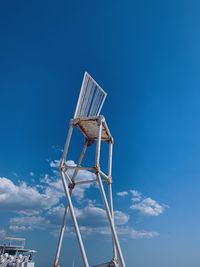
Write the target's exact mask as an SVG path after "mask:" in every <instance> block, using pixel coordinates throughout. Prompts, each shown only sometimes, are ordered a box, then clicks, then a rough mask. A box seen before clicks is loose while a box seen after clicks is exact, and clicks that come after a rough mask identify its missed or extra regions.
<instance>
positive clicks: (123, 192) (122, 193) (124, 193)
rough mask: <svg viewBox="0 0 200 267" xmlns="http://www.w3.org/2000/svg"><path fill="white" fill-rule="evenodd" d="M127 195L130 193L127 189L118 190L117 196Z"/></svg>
mask: <svg viewBox="0 0 200 267" xmlns="http://www.w3.org/2000/svg"><path fill="white" fill-rule="evenodd" d="M127 195H128V192H126V191H122V192H117V196H118V197H124V196H127Z"/></svg>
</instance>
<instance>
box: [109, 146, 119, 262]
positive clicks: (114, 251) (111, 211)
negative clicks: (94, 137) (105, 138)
mask: <svg viewBox="0 0 200 267" xmlns="http://www.w3.org/2000/svg"><path fill="white" fill-rule="evenodd" d="M112 150H113V144H112V143H111V142H109V155H108V176H109V178H110V179H112ZM108 194H109V204H110V213H111V216H112V219H113V224H114V209H113V198H112V181H110V182H109V184H108ZM112 244H113V260H117V251H116V246H115V241H114V240H113V239H112Z"/></svg>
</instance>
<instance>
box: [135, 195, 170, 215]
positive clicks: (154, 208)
mask: <svg viewBox="0 0 200 267" xmlns="http://www.w3.org/2000/svg"><path fill="white" fill-rule="evenodd" d="M130 208H131V209H133V210H138V211H139V212H140V213H141V214H142V215H146V216H158V215H160V214H162V213H163V212H164V210H165V208H166V205H160V204H159V203H157V202H156V201H155V200H153V199H152V198H150V197H148V198H145V199H143V200H142V201H141V202H139V203H135V204H133V205H132V206H131V207H130Z"/></svg>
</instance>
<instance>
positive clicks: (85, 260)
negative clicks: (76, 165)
mask: <svg viewBox="0 0 200 267" xmlns="http://www.w3.org/2000/svg"><path fill="white" fill-rule="evenodd" d="M61 175H62V180H63V184H64V189H65V194H66V197H67V201H68V205H69V210H70V213H71V216H72V221H73V224H74V228H75V232H76V236H77V239H78V243H79V247H80V251H81V255H82V258H83V262H84V266H85V267H89V263H88V259H87V256H86V253H85V248H84V245H83V241H82V238H81V234H80V230H79V226H78V223H77V220H76V216H75V212H74V208H73V205H72V201H71V196H70V193H69V188H68V184H67V182H66V180H65V175H64V172H61Z"/></svg>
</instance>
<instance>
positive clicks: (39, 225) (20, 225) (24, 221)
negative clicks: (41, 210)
mask: <svg viewBox="0 0 200 267" xmlns="http://www.w3.org/2000/svg"><path fill="white" fill-rule="evenodd" d="M49 224H50V222H49V221H48V220H46V219H45V218H44V217H42V216H24V217H14V218H11V219H10V226H9V229H10V230H12V231H30V230H34V229H46V228H47V227H48V225H49Z"/></svg>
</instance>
